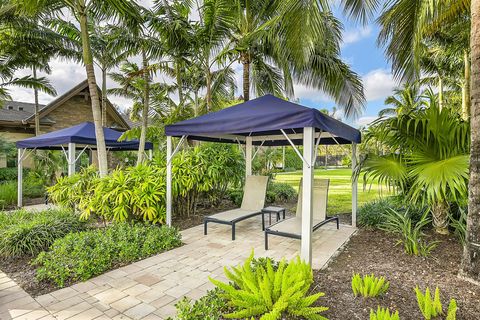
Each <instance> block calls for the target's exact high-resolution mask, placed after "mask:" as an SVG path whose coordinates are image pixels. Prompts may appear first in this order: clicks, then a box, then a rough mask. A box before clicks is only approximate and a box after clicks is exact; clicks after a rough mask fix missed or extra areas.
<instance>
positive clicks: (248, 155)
mask: <svg viewBox="0 0 480 320" xmlns="http://www.w3.org/2000/svg"><path fill="white" fill-rule="evenodd" d="M251 175H252V137H247V138H246V139H245V176H247V177H248V176H251Z"/></svg>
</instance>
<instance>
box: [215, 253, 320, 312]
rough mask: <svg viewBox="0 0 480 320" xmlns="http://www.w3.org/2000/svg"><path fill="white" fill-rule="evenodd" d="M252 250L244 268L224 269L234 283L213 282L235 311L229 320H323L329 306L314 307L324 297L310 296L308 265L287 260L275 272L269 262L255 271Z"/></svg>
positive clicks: (257, 267) (257, 266)
mask: <svg viewBox="0 0 480 320" xmlns="http://www.w3.org/2000/svg"><path fill="white" fill-rule="evenodd" d="M252 261H253V251H252V254H251V255H250V257H249V258H248V259H247V260H246V261H245V263H244V264H243V266H239V267H232V269H231V270H228V269H227V268H225V275H226V276H227V278H228V279H229V280H230V281H231V283H229V284H227V283H224V282H221V281H218V280H215V279H210V281H212V283H213V284H215V285H216V286H217V287H218V288H220V289H221V290H222V291H223V292H224V293H223V294H222V297H224V298H225V299H226V300H227V301H228V304H229V306H231V307H232V309H233V310H234V311H233V312H231V313H228V314H226V315H225V318H228V319H245V318H251V317H257V316H260V319H261V320H276V319H281V317H282V316H283V315H288V316H290V317H301V318H305V319H311V320H324V319H326V318H325V317H323V316H321V315H320V313H321V312H323V311H325V310H328V308H326V307H315V306H312V305H313V304H314V303H315V302H316V301H317V300H318V298H320V297H321V296H323V295H324V293H322V292H318V293H315V294H312V295H307V293H308V291H309V290H310V286H311V284H312V283H313V273H312V269H311V267H310V265H309V264H307V263H305V262H303V261H301V260H300V258H298V257H297V259H295V260H292V261H291V262H289V263H288V264H287V263H286V261H285V260H284V259H282V261H280V263H279V264H278V268H277V270H274V268H273V266H272V261H271V260H270V259H266V263H265V266H263V265H261V264H258V265H256V267H255V268H254V269H252Z"/></svg>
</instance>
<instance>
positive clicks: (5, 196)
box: [0, 181, 17, 208]
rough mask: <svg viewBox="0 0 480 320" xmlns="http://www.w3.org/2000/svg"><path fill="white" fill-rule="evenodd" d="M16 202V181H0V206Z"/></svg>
mask: <svg viewBox="0 0 480 320" xmlns="http://www.w3.org/2000/svg"><path fill="white" fill-rule="evenodd" d="M15 203H17V182H16V181H7V182H4V183H0V206H1V207H0V208H3V207H6V206H10V205H14V204H15Z"/></svg>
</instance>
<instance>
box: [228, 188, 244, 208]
mask: <svg viewBox="0 0 480 320" xmlns="http://www.w3.org/2000/svg"><path fill="white" fill-rule="evenodd" d="M228 198H229V199H230V201H232V202H233V203H234V204H235V205H236V206H237V207H239V206H241V204H242V199H243V190H242V189H231V190H229V191H228Z"/></svg>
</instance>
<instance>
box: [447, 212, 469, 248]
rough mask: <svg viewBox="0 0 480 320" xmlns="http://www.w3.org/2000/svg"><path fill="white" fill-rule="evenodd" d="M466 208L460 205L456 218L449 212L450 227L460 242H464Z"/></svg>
mask: <svg viewBox="0 0 480 320" xmlns="http://www.w3.org/2000/svg"><path fill="white" fill-rule="evenodd" d="M467 210H468V209H466V208H465V209H463V208H461V207H459V208H458V218H456V217H455V216H454V215H453V214H450V216H449V218H450V227H452V228H453V230H454V231H453V232H454V234H455V236H457V238H458V239H459V240H460V242H461V243H462V244H465V239H466V235H467Z"/></svg>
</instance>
